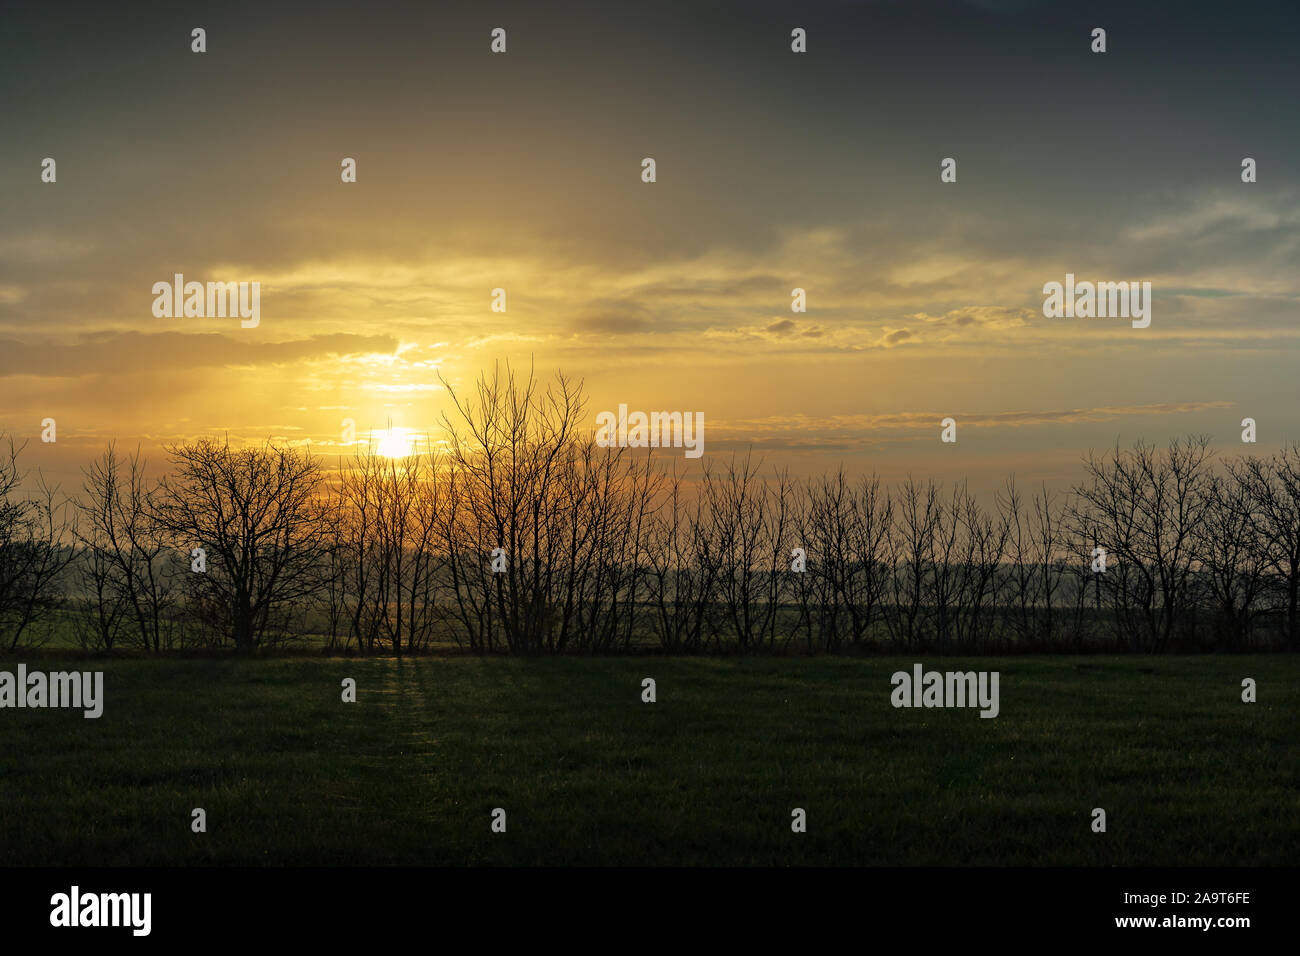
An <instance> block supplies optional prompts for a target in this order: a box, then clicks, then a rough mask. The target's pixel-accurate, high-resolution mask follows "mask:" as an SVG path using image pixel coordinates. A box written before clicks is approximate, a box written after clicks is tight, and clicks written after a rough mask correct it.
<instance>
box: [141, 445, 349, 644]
mask: <svg viewBox="0 0 1300 956" xmlns="http://www.w3.org/2000/svg"><path fill="white" fill-rule="evenodd" d="M168 454H169V456H170V458H171V461H172V465H173V469H174V470H173V473H172V474H171V475H169V476H168V477H166V478H164V479H163V481H162V483H161V484H160V485H159V488H158V495H157V507H156V516H157V520H158V521H159V522H160V524H161V526H162V527H164V528H166V529H167V530H168V531H170V532H171V533H172V534H174V535H176V536H177V537H178V539H179V540H180V541H182V542H185V543H186V544H188V545H190V546H191V547H192V548H202V549H203V550H204V551H205V553H206V571H205V572H204V573H202V574H194V575H193V576H192V577H191V580H192V581H193V582H194V583H195V588H196V595H197V597H198V598H199V599H200V600H206V602H207V605H206V606H207V607H209V608H211V609H212V610H213V611H214V612H215V613H217V614H219V615H220V617H219V619H218V624H219V625H220V626H221V628H222V629H223V632H225V633H227V634H228V635H229V636H230V638H232V639H233V641H234V644H235V647H236V648H237V649H239V650H240V651H251V650H253V649H254V648H256V647H257V646H259V645H260V644H262V643H264V642H265V641H266V640H267V639H268V638H274V637H278V636H280V635H283V634H285V633H287V630H288V623H289V620H290V619H291V617H292V616H293V614H294V613H295V612H296V611H297V610H298V609H299V607H300V606H301V605H303V604H305V602H306V599H307V598H309V597H310V596H311V595H313V594H314V593H315V592H316V589H317V588H318V587H319V586H320V584H321V581H322V580H323V579H324V576H325V574H326V572H327V570H328V567H329V561H328V547H327V546H328V529H329V525H328V522H327V521H326V520H325V515H324V513H323V511H324V504H323V502H322V501H321V500H320V499H319V498H318V492H319V491H320V485H321V479H320V471H319V466H318V464H317V462H316V461H315V460H314V459H312V458H311V457H310V455H307V454H302V453H299V452H298V451H296V450H294V449H291V448H282V447H276V446H274V445H272V444H270V443H269V442H268V443H266V444H264V445H261V446H259V447H252V448H242V449H237V448H233V447H231V445H230V443H229V441H228V440H226V441H220V442H218V441H216V440H214V439H209V438H204V439H199V440H198V441H195V442H191V443H189V444H183V445H175V446H171V447H169V448H168Z"/></svg>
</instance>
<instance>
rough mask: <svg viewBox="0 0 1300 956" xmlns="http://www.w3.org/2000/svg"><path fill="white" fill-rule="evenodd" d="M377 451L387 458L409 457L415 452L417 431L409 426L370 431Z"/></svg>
mask: <svg viewBox="0 0 1300 956" xmlns="http://www.w3.org/2000/svg"><path fill="white" fill-rule="evenodd" d="M370 440H371V441H372V442H374V443H375V451H376V452H377V453H378V454H380V455H382V456H383V457H385V458H409V457H410V456H411V455H413V454H415V432H413V431H411V429H409V428H386V429H378V430H376V431H373V432H371V433H370Z"/></svg>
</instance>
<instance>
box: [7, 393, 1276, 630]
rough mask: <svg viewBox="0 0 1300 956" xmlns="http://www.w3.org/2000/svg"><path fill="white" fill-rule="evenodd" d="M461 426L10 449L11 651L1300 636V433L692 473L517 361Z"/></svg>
mask: <svg viewBox="0 0 1300 956" xmlns="http://www.w3.org/2000/svg"><path fill="white" fill-rule="evenodd" d="M448 390H449V393H450V395H451V399H452V410H451V411H450V412H449V413H448V414H447V415H445V416H444V420H443V423H442V424H443V428H444V433H445V435H444V439H443V440H442V441H441V442H439V443H438V444H437V445H436V446H430V447H427V448H425V449H423V450H421V451H418V452H417V453H414V454H412V455H410V456H409V457H405V458H388V457H384V456H381V455H379V454H377V453H376V452H375V450H374V449H373V448H372V447H366V448H364V449H362V450H361V451H359V452H358V453H356V454H355V455H353V456H351V457H350V458H348V459H347V460H345V461H343V462H341V463H340V466H339V467H338V469H337V470H327V469H326V468H325V467H324V462H323V460H322V459H321V458H319V457H316V456H313V455H312V454H311V453H310V452H309V451H308V450H305V449H302V448H295V447H288V446H284V445H277V444H274V443H271V442H267V443H264V444H262V445H259V446H253V447H238V446H235V445H232V444H231V443H230V442H229V441H228V440H225V439H215V438H202V439H198V440H196V441H191V442H185V443H181V444H178V445H174V446H169V447H168V448H167V456H168V459H169V462H168V463H169V468H168V470H167V472H166V474H164V475H163V476H162V477H160V478H157V479H150V478H148V477H147V474H146V468H145V462H144V461H143V460H142V458H141V456H140V454H139V452H137V453H135V454H134V455H123V454H121V453H119V452H118V451H117V450H116V448H115V447H114V446H112V445H110V446H109V447H108V448H107V449H106V450H105V451H104V452H103V454H102V455H101V456H100V457H99V458H98V459H96V460H95V461H94V462H92V463H91V464H90V465H89V466H87V467H86V468H85V469H84V480H83V483H82V487H81V488H80V489H79V493H77V494H75V495H73V496H70V497H62V498H61V497H60V495H59V492H58V490H57V489H54V488H51V487H49V486H48V485H47V484H45V483H44V482H43V481H41V480H39V478H38V480H37V481H36V482H35V485H34V488H35V490H34V491H32V490H30V488H29V489H28V490H26V491H24V490H23V489H24V488H25V487H28V485H30V482H28V483H25V482H24V480H23V479H24V477H25V476H24V473H23V471H22V470H21V468H20V466H19V454H20V452H21V450H22V449H21V446H18V445H16V444H15V443H14V442H13V441H12V440H11V441H9V442H8V451H7V454H3V455H0V642H3V643H0V647H3V648H4V649H7V650H10V651H13V650H17V649H19V648H22V647H25V646H30V645H34V644H37V643H40V642H41V641H43V640H45V639H48V637H49V636H50V635H51V634H52V633H54V632H55V631H57V630H59V629H66V630H67V631H69V632H70V633H71V634H72V635H73V636H74V637H75V640H76V642H78V643H79V644H80V645H81V646H82V647H85V648H90V649H102V650H109V651H111V650H114V649H124V648H131V649H144V650H148V651H165V650H170V649H181V648H190V647H233V648H236V649H238V650H240V651H252V650H254V649H257V648H260V647H274V646H279V645H283V644H286V643H289V642H292V641H296V640H302V639H304V638H306V637H310V638H311V639H313V640H315V641H316V642H317V643H319V644H321V645H323V646H324V647H325V648H328V649H331V650H337V651H360V652H367V653H387V654H399V655H400V654H406V653H413V652H419V651H422V650H426V649H429V648H431V647H433V646H435V645H446V644H455V645H458V646H460V647H463V648H466V649H468V650H471V651H475V652H494V651H508V652H514V653H524V654H530V653H564V652H616V651H627V650H631V649H641V648H646V647H657V648H661V649H663V650H665V651H669V652H692V651H719V650H728V649H740V650H779V649H787V648H795V649H799V650H807V651H838V650H845V649H854V648H858V649H893V650H899V651H902V650H907V651H909V652H910V651H919V650H926V651H934V652H944V651H960V652H995V651H1011V650H1024V651H1083V650H1118V651H1141V652H1162V651H1169V650H1175V649H1183V650H1193V649H1197V650H1209V649H1215V650H1241V649H1248V648H1286V649H1290V650H1296V649H1297V648H1298V647H1300V446H1297V445H1293V446H1291V447H1289V448H1287V449H1284V450H1282V451H1280V452H1277V453H1276V454H1273V455H1270V456H1266V457H1255V456H1243V457H1237V458H1231V459H1228V460H1225V461H1222V462H1216V461H1215V460H1214V459H1213V455H1212V453H1211V451H1210V447H1209V440H1208V438H1206V437H1204V436H1195V437H1190V438H1182V439H1176V440H1174V441H1172V442H1170V443H1169V444H1168V446H1166V447H1164V448H1160V449H1157V448H1156V447H1154V446H1152V445H1149V444H1146V443H1143V442H1139V443H1138V444H1136V445H1134V446H1133V447H1131V448H1120V447H1119V446H1116V447H1115V448H1113V449H1110V450H1108V451H1106V452H1104V453H1095V452H1090V453H1088V454H1087V455H1086V456H1085V458H1084V461H1083V477H1082V479H1081V480H1080V482H1079V483H1078V484H1077V485H1076V486H1075V487H1074V488H1073V489H1071V490H1070V491H1068V492H1053V491H1050V490H1048V489H1047V488H1046V487H1042V488H1039V489H1036V490H1028V491H1026V490H1022V489H1021V488H1020V487H1019V486H1018V485H1017V484H1016V482H1015V480H1014V478H1011V479H1008V480H1007V482H1006V484H1005V486H1004V487H1003V488H1002V489H1001V491H1000V492H999V493H998V494H997V495H996V496H995V500H994V501H993V503H992V506H991V507H985V506H982V505H981V504H980V503H979V502H978V501H977V499H976V496H975V495H973V494H972V493H971V492H970V491H969V490H968V488H967V487H966V486H965V485H964V484H957V485H955V486H952V487H947V488H945V487H944V486H943V485H941V484H939V483H937V482H935V481H933V480H930V479H916V478H912V477H909V478H907V479H906V480H905V481H903V482H901V483H899V484H898V485H896V486H894V487H887V486H886V485H885V484H883V483H882V482H881V480H880V479H879V478H878V477H876V476H874V475H872V476H865V477H858V478H853V477H850V476H848V475H846V474H845V473H844V472H843V470H840V471H838V472H836V473H834V474H827V475H823V476H820V477H816V478H812V479H802V480H797V479H794V478H791V477H790V475H789V473H788V472H786V471H772V472H770V473H768V472H765V471H764V470H763V468H762V465H761V463H760V462H758V461H756V460H755V459H754V458H753V457H752V456H750V455H744V456H741V455H735V456H732V457H731V458H730V459H729V460H727V461H726V462H723V463H715V464H712V465H708V464H706V465H705V466H704V467H703V468H702V469H701V470H700V471H699V472H698V473H696V474H691V475H688V474H684V473H681V472H679V471H677V470H676V467H675V466H672V465H669V464H667V463H663V462H660V461H659V460H658V459H657V458H656V457H655V456H654V455H653V453H651V454H645V453H638V452H632V451H628V450H627V449H620V448H603V447H598V446H597V445H596V444H595V443H594V441H593V440H592V438H591V434H590V431H589V430H585V429H584V427H583V426H584V423H585V422H586V421H587V420H588V416H587V411H586V402H585V399H584V397H583V395H582V391H581V387H580V386H578V385H575V384H574V383H573V382H572V381H570V380H568V379H566V378H565V377H564V376H563V375H557V376H556V377H555V378H554V380H553V381H551V382H549V383H541V382H539V381H538V380H537V379H536V378H535V377H534V376H533V375H532V374H531V373H530V374H528V375H527V376H523V375H519V374H516V373H515V372H514V371H513V370H511V369H509V368H507V369H506V370H505V371H504V372H502V371H501V370H500V369H497V370H495V371H494V372H492V373H491V374H485V375H484V376H483V377H482V378H481V379H480V380H479V381H478V382H477V383H476V386H475V389H474V392H473V394H472V395H471V396H461V395H459V394H458V393H457V392H456V391H455V390H454V389H452V388H450V386H448Z"/></svg>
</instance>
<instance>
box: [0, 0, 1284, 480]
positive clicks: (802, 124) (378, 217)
mask: <svg viewBox="0 0 1300 956" xmlns="http://www.w3.org/2000/svg"><path fill="white" fill-rule="evenodd" d="M195 27H202V28H203V29H204V30H205V31H206V44H207V50H206V52H204V53H194V52H192V50H191V42H192V40H191V31H192V29H194V28H195ZM497 27H500V28H503V29H505V31H506V44H507V46H506V52H505V53H500V54H496V53H493V52H491V50H490V43H491V35H490V34H491V31H492V30H493V29H494V28H497ZM796 27H799V28H802V29H804V30H806V34H807V52H806V53H794V52H792V50H791V31H792V30H793V29H794V28H796ZM1097 27H1100V28H1103V29H1105V30H1106V42H1107V50H1106V52H1105V53H1094V52H1092V50H1091V46H1092V43H1093V41H1092V31H1093V29H1094V28H1097ZM1298 35H1300V8H1297V7H1296V5H1294V4H1292V3H1262V2H1243V3H1234V4H1219V3H1216V4H1200V3H1187V2H1175V3H1130V2H1126V3H1106V2H1102V3H1088V4H1086V5H1085V4H1075V3H1064V2H1035V0H1023V2H1016V0H969V2H958V0H947V2H937V0H935V2H929V0H918V2H898V0H889V2H800V3H775V2H767V0H748V2H743V3H729V2H723V3H710V4H698V3H690V4H687V3H680V2H655V3H620V4H612V3H608V2H604V3H573V2H565V3H560V4H539V3H536V2H527V3H484V2H478V3H437V4H433V3H427V2H419V3H388V4H385V3H366V4H352V3H328V2H327V3H313V4H296V5H295V4H275V5H270V4H261V3H259V4H239V3H229V2H223V3H220V4H191V3H160V4H149V3H140V4H130V5H123V6H121V7H119V6H118V5H109V4H93V5H92V4H86V5H79V4H78V5H70V4H61V3H10V4H6V5H5V6H4V8H3V12H2V13H0V130H2V131H3V132H2V136H0V139H2V141H3V147H0V429H3V430H4V431H5V432H7V433H8V434H12V435H14V436H17V437H18V439H19V440H28V441H29V445H28V447H27V449H26V451H25V453H24V459H23V460H24V462H25V464H26V465H27V466H28V467H39V468H41V469H42V470H43V471H46V472H48V473H50V474H52V475H54V476H56V477H59V478H62V479H64V480H67V481H70V482H73V483H75V480H76V476H77V473H78V469H79V468H80V467H81V466H82V465H83V464H85V463H86V462H87V461H88V460H89V459H90V458H92V457H93V456H94V455H96V454H97V453H98V452H99V451H100V450H102V448H103V447H104V446H105V444H106V443H107V442H109V441H116V442H117V443H118V445H119V447H128V448H134V447H136V446H137V445H138V446H140V447H141V448H142V449H143V450H144V451H145V453H146V454H147V455H150V456H151V458H152V459H153V460H159V459H160V457H161V455H160V451H159V449H160V448H161V447H162V446H163V445H165V444H166V443H169V442H176V441H183V440H186V439H190V438H194V437H197V436H200V435H207V434H228V435H230V436H231V438H232V439H233V440H236V441H261V440H265V439H267V438H271V439H275V440H281V441H288V442H294V443H300V444H303V445H310V446H311V447H312V449H313V450H315V451H317V452H320V453H323V454H331V455H332V454H338V453H340V452H342V451H345V450H346V446H345V445H344V444H343V435H342V431H341V428H342V422H343V420H344V419H345V418H349V419H352V420H353V421H354V422H355V423H356V426H357V429H358V431H359V432H360V434H361V435H362V436H365V435H367V434H368V433H369V432H370V430H372V429H383V428H385V427H386V426H388V425H389V424H391V425H393V426H395V427H397V428H399V429H406V430H409V431H410V432H412V433H418V434H423V433H429V432H432V433H433V434H434V435H435V436H436V435H437V434H438V429H439V421H440V418H441V415H442V413H443V412H444V411H445V410H446V409H447V408H448V407H449V398H448V395H447V392H446V390H445V389H444V388H443V386H442V385H441V384H440V381H439V375H441V376H442V377H443V378H445V379H446V380H447V381H448V382H450V383H451V384H452V385H453V386H454V387H456V388H468V387H469V386H470V385H471V383H472V382H473V381H474V380H475V379H476V378H477V377H478V376H479V374H480V373H481V372H482V371H483V370H485V369H491V368H492V367H493V365H494V364H495V363H498V362H504V361H507V360H508V361H510V362H511V363H512V364H513V365H514V366H515V367H516V368H524V369H526V368H528V367H529V366H530V365H531V366H532V367H534V368H535V369H536V370H537V372H538V374H539V375H541V376H543V377H545V376H549V375H551V374H552V373H553V372H555V371H556V370H562V371H563V372H565V373H566V374H567V375H569V376H571V377H573V378H575V379H580V380H582V381H583V382H584V385H585V389H586V392H587V395H588V398H589V405H588V408H589V417H590V419H591V422H590V426H591V427H592V428H593V429H594V427H595V416H596V414H597V413H598V412H599V411H601V410H613V409H616V408H617V406H618V405H619V404H625V405H627V406H628V407H629V408H630V409H632V410H645V411H653V410H681V411H689V412H700V413H702V414H703V415H704V421H705V435H704V438H705V445H704V448H705V451H704V456H703V458H702V459H701V460H700V461H698V462H686V461H684V462H683V464H684V465H686V466H689V467H700V466H702V465H704V464H707V463H709V462H714V463H717V462H719V461H723V460H725V459H726V458H728V457H730V455H731V454H732V453H733V452H736V451H741V452H744V451H745V450H746V449H752V450H753V452H754V453H755V454H756V455H760V456H761V457H762V459H763V461H764V462H765V463H767V464H770V465H772V466H774V467H788V468H790V469H791V470H792V471H794V472H795V473H797V474H803V473H808V474H811V473H815V472H819V471H821V470H824V469H834V468H837V467H840V466H843V467H845V468H846V469H847V470H849V471H851V472H855V473H858V472H869V471H875V472H878V473H880V474H881V475H882V476H884V477H885V478H886V479H891V480H892V479H896V478H897V477H899V476H901V475H903V474H906V473H909V472H910V473H914V474H917V475H933V476H935V477H936V478H939V479H941V480H956V479H963V478H964V479H967V480H969V481H970V482H971V483H972V484H973V486H974V487H975V488H976V489H977V490H981V491H982V490H987V489H991V488H993V487H996V486H997V485H998V484H1000V483H1001V482H1002V480H1003V479H1004V478H1005V476H1006V475H1007V474H1009V473H1014V474H1015V475H1016V476H1017V479H1018V480H1021V481H1025V482H1030V483H1035V484H1036V483H1037V482H1039V481H1045V482H1048V483H1049V484H1053V485H1068V484H1069V483H1070V482H1072V481H1074V480H1077V479H1078V478H1079V477H1080V464H1079V463H1080V457H1081V455H1082V454H1083V453H1084V452H1085V451H1086V450H1088V449H1089V448H1096V449H1103V448H1106V447H1108V446H1111V445H1113V444H1114V443H1115V442H1116V441H1119V442H1121V443H1122V444H1130V443H1132V442H1133V441H1135V440H1137V439H1139V438H1142V439H1146V440H1149V441H1155V442H1164V441H1166V440H1168V439H1169V438H1171V437H1173V436H1176V435H1187V434H1193V433H1205V434H1209V435H1212V436H1213V438H1214V446H1215V448H1216V450H1218V451H1219V453H1220V454H1224V455H1230V454H1237V453H1241V452H1242V451H1252V452H1267V451H1269V450H1271V449H1273V448H1276V447H1278V446H1279V445H1281V444H1283V443H1289V442H1291V441H1295V440H1300V403H1297V402H1296V400H1295V397H1296V393H1297V388H1298V386H1297V382H1296V380H1297V376H1296V374H1295V369H1296V359H1297V357H1298V356H1300V353H1298V352H1297V348H1298V347H1300V323H1297V321H1296V320H1297V303H1298V301H1300V298H1298V296H1300V269H1298V268H1297V266H1298V265H1300V202H1298V200H1300V162H1298V161H1297V146H1298V145H1300V144H1298V143H1297V136H1298V133H1297V130H1298V129H1300V126H1298V125H1297V123H1296V122H1295V117H1296V116H1297V115H1300V109H1297V107H1300V102H1298V101H1300V56H1296V54H1295V48H1294V41H1295V38H1296V37H1297V36H1298ZM46 157H49V158H53V159H55V161H56V164H57V167H56V168H57V174H56V175H57V179H56V181H55V182H53V183H49V182H42V179H41V171H42V161H43V159H45V158H46ZM345 157H350V158H353V159H355V160H356V165H357V181H356V182H355V183H344V182H342V181H341V178H340V164H341V162H342V160H343V159H344V158H345ZM646 157H651V158H653V159H654V160H655V162H656V181H655V182H653V183H646V182H643V181H642V160H643V159H644V158H646ZM1245 157H1250V158H1253V159H1254V160H1255V161H1256V164H1257V181H1256V182H1254V183H1243V182H1242V178H1241V164H1242V160H1243V158H1245ZM945 158H953V159H955V160H956V182H942V181H941V177H940V164H941V161H942V160H944V159H945ZM176 273H181V274H183V275H184V277H185V279H186V280H193V281H200V282H207V281H221V282H241V281H242V282H253V281H256V282H258V283H259V284H260V291H261V299H260V306H261V308H260V321H259V323H258V325H257V327H256V328H242V327H240V323H239V322H238V320H232V319H228V318H217V317H210V318H209V317H189V318H186V317H180V318H167V317H162V318H160V317H157V316H155V314H154V312H153V304H154V299H155V296H154V293H153V292H152V288H153V285H154V284H155V283H157V282H160V281H161V282H170V281H171V280H172V277H173V275H174V274H176ZM1067 273H1073V274H1075V275H1076V276H1077V277H1078V279H1079V280H1092V281H1143V282H1147V281H1149V282H1150V283H1151V285H1152V289H1153V299H1152V304H1151V307H1152V312H1151V317H1152V321H1151V325H1150V327H1149V328H1145V329H1135V328H1132V327H1131V325H1130V323H1129V322H1128V321H1126V320H1124V319H1115V318H1048V317H1045V316H1044V314H1043V302H1044V293H1043V287H1044V284H1045V283H1048V282H1052V281H1058V282H1060V281H1063V280H1064V277H1065V275H1066V274H1067ZM497 288H502V289H505V290H506V311H505V312H504V313H500V312H493V311H492V308H491V304H492V290H493V289H497ZM795 288H802V289H804V290H805V291H806V297H807V311H806V312H802V313H794V312H792V311H791V301H792V299H791V291H792V290H793V289H795ZM47 417H51V418H54V419H55V420H56V422H57V441H56V442H54V443H43V442H41V440H40V434H41V430H42V429H41V423H42V420H43V419H45V418H47ZM946 417H952V418H953V419H954V420H955V421H956V423H957V441H956V442H955V443H951V444H949V443H943V442H941V441H940V431H941V428H940V420H941V419H943V418H946ZM1245 417H1252V418H1254V419H1256V421H1257V423H1258V444H1257V445H1252V446H1246V445H1243V444H1242V443H1241V441H1240V434H1241V430H1242V429H1241V424H1240V423H1241V420H1242V419H1243V418H1245ZM677 454H680V452H678V453H677Z"/></svg>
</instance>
